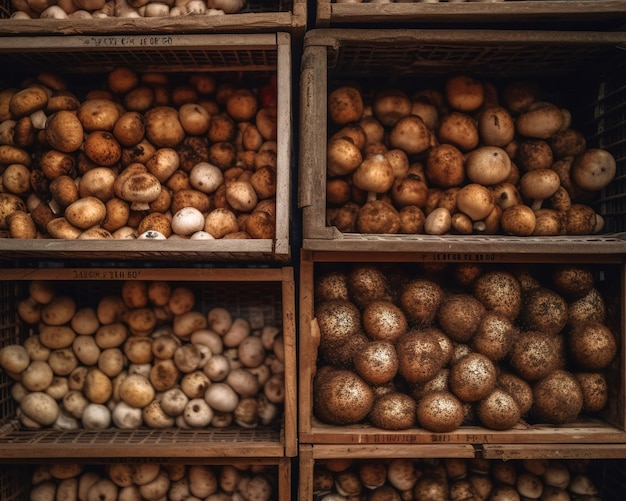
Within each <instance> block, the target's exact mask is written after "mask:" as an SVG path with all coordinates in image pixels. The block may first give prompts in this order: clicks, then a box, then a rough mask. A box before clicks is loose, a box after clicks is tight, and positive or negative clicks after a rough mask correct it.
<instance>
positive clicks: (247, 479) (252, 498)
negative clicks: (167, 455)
mask: <svg viewBox="0 0 626 501" xmlns="http://www.w3.org/2000/svg"><path fill="white" fill-rule="evenodd" d="M275 484H276V471H275V469H273V468H272V467H271V466H264V465H260V466H257V465H255V466H249V465H237V466H231V465H224V466H212V465H211V466H209V465H184V464H159V463H113V464H109V465H106V466H101V467H97V466H90V465H84V464H81V463H57V464H49V465H48V464H46V465H40V466H37V467H36V468H35V471H34V472H33V474H32V488H31V491H30V499H31V500H32V501H44V500H50V499H65V500H71V499H79V500H81V501H117V500H119V501H139V500H161V499H167V500H169V501H186V500H188V501H193V500H206V501H228V500H231V499H239V500H244V501H269V500H271V499H278V496H277V488H276V485H275Z"/></svg>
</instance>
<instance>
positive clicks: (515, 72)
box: [298, 4, 626, 254]
mask: <svg viewBox="0 0 626 501" xmlns="http://www.w3.org/2000/svg"><path fill="white" fill-rule="evenodd" d="M396 5H401V4H396ZM420 5H421V4H420ZM454 5H458V4H454ZM490 5H492V4H490ZM624 42H626V35H625V34H624V33H622V32H620V33H611V32H585V34H584V35H582V34H581V33H580V32H568V31H559V32H556V31H554V32H553V31H535V30H530V31H528V30H519V31H516V30H511V31H502V30H480V29H478V30H450V29H441V30H433V29H423V30H421V29H397V30H388V29H380V30H373V29H370V30H368V29H344V30H340V29H315V30H311V31H309V32H307V34H306V36H305V44H304V51H303V59H302V71H301V79H300V152H299V166H298V167H299V174H298V181H299V185H298V206H299V208H300V209H301V210H302V225H303V242H302V247H303V248H304V249H308V250H313V251H368V252H378V251H382V252H389V251H390V249H393V251H396V252H410V251H427V252H428V251H438V250H443V249H452V248H454V249H459V250H463V251H467V252H472V251H476V252H480V251H481V249H483V248H484V247H485V246H487V245H488V246H489V249H490V250H492V251H493V252H521V253H526V252H538V253H549V252H555V253H560V254H563V253H565V254H567V253H576V252H577V248H578V246H580V245H584V246H585V247H587V248H588V249H589V252H593V253H607V254H609V253H622V252H624V251H625V250H626V239H625V235H624V233H623V231H624V229H623V228H617V229H616V230H612V229H608V228H609V226H610V225H609V224H607V230H606V233H603V234H599V235H583V236H563V237H561V236H558V237H557V236H555V237H532V236H531V237H514V236H507V235H468V236H463V235H441V236H438V235H422V234H420V235H399V234H398V235H379V234H376V235H373V234H372V235H368V234H360V233H341V232H340V231H338V230H337V228H336V227H331V226H326V186H325V182H326V146H327V135H328V128H329V122H328V118H327V97H328V92H329V88H330V86H331V81H334V82H337V81H338V82H343V81H348V82H354V81H357V82H359V81H362V80H363V79H364V78H367V77H368V75H369V76H370V78H372V74H373V75H374V77H373V78H374V80H376V78H378V77H377V75H382V77H380V78H381V79H383V81H384V82H390V83H388V85H390V86H393V85H398V86H400V82H406V80H407V79H409V78H411V77H412V78H415V79H417V80H419V78H420V76H421V77H424V80H425V81H426V82H429V81H430V80H433V79H441V78H443V77H445V76H446V75H450V74H454V73H455V72H457V71H458V68H459V67H462V68H463V71H464V72H468V73H472V74H477V76H478V77H481V76H484V75H489V76H490V78H491V77H493V76H497V77H499V78H504V77H505V76H506V77H507V78H514V77H519V76H520V75H526V74H527V73H528V68H530V67H533V68H536V72H541V73H542V75H543V77H544V78H549V77H554V78H556V77H557V76H559V75H560V76H561V78H562V76H563V75H564V74H571V73H572V72H574V71H576V69H577V67H578V68H580V66H577V64H579V63H581V62H582V61H583V60H584V61H586V63H585V64H589V65H593V61H594V60H596V61H597V60H598V58H599V57H600V54H604V55H605V56H606V55H607V52H606V51H608V53H609V54H611V55H613V56H615V55H617V54H619V51H618V52H615V49H616V47H619V46H620V45H622V44H623V43H624ZM540 47H541V49H539V51H540V52H536V51H537V50H538V48H540ZM542 50H545V52H542ZM383 54H385V55H386V59H385V58H383V57H382V55H383ZM539 54H540V55H539ZM574 55H576V57H573V56H574ZM513 56H515V57H513ZM578 56H579V59H578ZM509 60H510V61H513V62H509ZM372 61H373V62H372ZM368 70H369V73H368ZM496 70H497V72H496ZM524 70H526V73H524ZM420 71H421V73H420ZM359 79H361V80H359ZM428 79H430V80H428ZM409 81H410V80H409ZM424 85H428V84H427V83H425V84H424ZM418 88H419V87H418ZM623 89H624V88H623V86H622V87H621V90H622V92H623ZM606 92H607V93H608V90H607V91H606ZM618 92H619V91H618ZM605 97H606V98H609V97H612V98H613V99H614V98H615V97H616V96H613V95H610V96H605ZM618 101H619V100H618ZM621 102H622V103H623V100H622V101H621ZM617 106H619V104H618V105H617ZM622 106H623V104H622ZM598 108H601V106H598ZM611 111H615V109H614V108H611ZM617 115H618V116H619V114H617ZM594 125H596V126H597V127H598V128H601V127H602V126H603V124H601V123H599V121H598V123H597V124H595V123H594ZM623 125H624V124H623V122H622V123H621V124H617V126H615V124H613V125H612V127H613V128H611V129H610V130H608V131H605V133H606V134H609V132H610V134H616V136H615V139H612V138H611V139H607V140H605V138H604V137H599V136H600V132H599V131H598V129H594V130H595V137H594V138H593V141H591V140H590V141H588V142H589V143H590V144H592V143H593V142H597V143H599V144H598V147H603V148H606V149H608V150H609V151H612V152H613V155H614V156H615V157H616V161H617V163H618V176H616V180H614V182H613V183H612V184H611V185H609V187H607V190H606V191H607V194H605V195H602V196H603V197H605V198H604V199H602V200H600V201H598V202H597V203H598V205H599V209H596V210H597V211H598V212H600V213H601V214H602V215H605V213H606V212H607V211H608V213H609V216H610V217H612V216H615V218H616V220H617V222H620V223H621V222H622V221H623V219H624V210H623V208H621V207H619V204H620V202H621V198H622V196H623V194H619V193H618V194H615V193H613V192H610V191H609V188H610V187H611V186H612V185H617V184H618V183H622V177H623V171H624V170H626V152H625V151H624V147H623V145H621V144H620V140H619V139H618V138H619V137H620V136H619V134H617V129H619V127H620V126H621V127H622V128H623ZM606 127H608V125H606ZM607 141H611V144H603V143H604V142H607ZM618 178H619V179H618ZM620 186H621V184H620ZM610 217H605V219H607V222H610ZM617 218H619V220H618V219H617Z"/></svg>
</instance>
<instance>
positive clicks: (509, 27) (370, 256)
mask: <svg viewBox="0 0 626 501" xmlns="http://www.w3.org/2000/svg"><path fill="white" fill-rule="evenodd" d="M596 6H598V7H600V8H599V10H598V11H595V12H596V14H597V13H601V11H602V6H604V7H606V8H607V11H606V12H604V15H602V14H600V16H599V17H596V18H594V17H593V16H592V15H591V12H592V11H593V10H594V8H595V7H596ZM602 6H600V5H599V4H594V5H591V4H590V3H586V2H506V3H489V4H479V3H452V2H450V3H443V2H442V3H415V4H413V3H392V4H379V3H368V4H360V3H340V2H333V3H328V2H319V3H318V10H317V23H318V24H317V27H321V28H322V29H315V30H311V31H309V32H307V35H306V37H305V43H304V51H303V64H302V74H301V82H300V85H301V88H300V113H301V115H300V131H301V136H300V165H299V168H300V170H299V199H298V202H299V206H300V208H301V210H302V215H303V243H302V248H303V250H302V252H301V260H300V283H299V287H300V299H299V301H300V324H299V338H298V339H299V342H300V345H299V362H300V369H299V401H300V406H299V411H300V412H299V421H298V423H299V444H300V453H299V459H300V470H299V475H300V476H299V486H300V487H299V489H300V490H299V497H300V499H316V498H318V497H320V498H323V496H324V495H327V494H328V495H329V497H328V499H332V495H330V494H329V493H330V492H337V491H336V487H333V481H332V480H328V479H329V478H334V479H335V480H334V481H335V482H336V481H337V478H338V476H339V475H341V474H342V473H343V474H345V478H353V477H354V476H355V475H356V477H358V476H359V472H360V471H361V466H362V465H363V464H371V463H376V462H378V463H380V464H382V465H384V467H386V466H388V465H389V464H390V462H391V461H392V460H393V458H398V459H407V458H408V459H411V460H414V461H415V462H416V463H419V462H422V463H425V464H427V465H429V467H430V468H431V469H433V468H435V467H434V466H433V465H437V466H436V468H441V469H442V470H444V469H445V464H446V458H447V459H455V458H456V459H463V460H466V461H468V463H469V464H471V462H472V461H474V460H477V459H478V460H489V461H492V462H493V463H495V462H497V461H499V460H501V459H506V460H509V459H518V460H526V461H535V460H537V461H544V462H545V461H557V460H558V461H561V460H576V461H580V460H591V461H590V462H589V464H590V465H596V466H597V467H598V468H599V469H600V470H601V471H603V472H604V473H605V474H606V475H607V476H606V477H605V479H604V480H602V479H599V480H598V482H599V484H598V485H601V483H602V482H605V484H604V485H606V488H605V490H604V492H603V493H602V494H601V495H603V496H604V497H603V499H613V498H614V497H615V496H618V495H619V494H617V493H618V492H622V490H623V486H620V485H619V481H617V482H606V478H612V479H614V480H615V478H616V477H619V475H621V474H622V473H619V472H623V468H624V462H623V461H621V460H620V459H621V458H624V457H626V434H625V430H626V427H625V425H626V422H625V420H624V417H625V412H624V401H625V394H624V360H625V359H624V352H623V345H624V332H625V329H624V320H623V318H624V315H623V313H624V303H623V299H624V252H625V251H626V241H625V240H624V233H623V231H624V209H623V203H624V199H623V189H622V188H621V184H622V180H621V178H622V177H623V174H624V169H625V168H626V164H625V163H624V162H625V160H626V150H624V145H623V144H621V143H622V142H623V141H622V139H621V138H623V137H624V133H625V129H624V127H625V125H626V124H625V123H624V120H623V115H622V116H621V117H620V114H623V110H624V102H625V98H626V94H625V92H624V91H625V90H626V89H625V88H624V85H623V78H622V77H621V76H620V74H621V73H622V72H623V69H624V67H623V58H622V57H621V56H620V55H619V49H618V47H620V46H621V45H622V44H623V41H624V33H623V32H621V31H619V29H621V27H622V26H623V21H624V14H625V12H624V6H623V5H617V4H613V5H610V3H605V4H602ZM554 8H556V9H558V11H560V12H557V11H552V10H551V9H554ZM561 9H563V10H562V11H561ZM581 9H582V11H581ZM614 9H617V10H614ZM608 12H612V14H608V15H607V13H608ZM544 14H545V15H546V16H547V17H544ZM550 14H552V15H555V17H551V16H550ZM581 14H582V16H581ZM585 17H586V20H587V21H589V23H590V24H589V25H586V24H585V23H584V22H583V18H585ZM602 17H604V21H606V20H607V19H609V18H612V19H611V21H610V22H609V24H606V23H605V22H602V21H600V18H602ZM575 18H577V19H578V22H580V24H576V22H574V23H573V24H571V22H572V21H574V19H575ZM539 20H541V23H539V24H537V23H533V29H531V30H529V29H527V26H525V24H524V23H525V22H527V21H539ZM595 21H600V23H599V25H598V26H600V27H601V28H600V29H599V30H598V31H587V30H584V31H583V30H582V28H583V27H584V26H591V25H593V24H594V22H595ZM432 22H436V23H439V24H438V25H437V26H436V29H432V27H433V26H434V25H433V24H430V23H432ZM544 22H546V24H543V23H544ZM456 23H459V24H458V25H457V24H456ZM461 23H462V28H461ZM328 26H330V29H324V28H325V27H328ZM416 26H417V27H420V28H421V29H410V28H412V27H416ZM487 26H488V27H489V28H490V29H484V28H485V27H487ZM572 26H574V27H575V28H576V29H574V30H571V31H567V28H572ZM424 27H426V28H425V29H423V28H424ZM537 27H540V28H541V29H540V30H537V29H536V28H537ZM616 28H617V30H618V31H614V30H615V29H616ZM578 29H580V31H578ZM601 54H602V55H601ZM615 56H616V57H617V59H613V57H615ZM609 60H613V63H608V64H606V65H604V64H603V63H602V62H601V61H604V62H607V61H609ZM620 60H621V61H622V62H621V63H620V62H619V61H620ZM585 61H587V62H585ZM593 61H595V62H596V63H598V64H593V63H592V62H593ZM591 67H593V68H594V69H593V70H591V71H589V68H591ZM620 68H621V69H620ZM458 74H464V75H471V76H473V77H475V78H476V79H477V80H480V81H482V82H489V83H490V84H494V83H495V85H496V86H497V85H498V84H499V83H500V82H506V81H511V80H515V79H517V80H520V79H521V80H526V81H529V80H532V81H536V82H543V83H547V82H550V83H549V85H548V87H549V91H548V98H547V99H546V100H547V101H550V100H551V99H554V101H555V102H560V103H561V106H564V107H568V106H571V110H572V117H573V118H574V120H576V122H575V123H576V126H582V127H584V128H585V130H586V131H587V134H588V138H589V143H588V144H589V145H593V146H595V147H599V148H606V149H607V150H609V151H610V152H611V153H612V155H613V156H614V157H615V159H616V161H617V174H616V176H615V179H614V181H613V182H612V183H611V185H610V186H609V187H607V188H606V189H605V190H603V192H602V193H601V194H600V195H599V196H598V197H597V198H596V199H595V200H594V202H593V207H594V208H595V209H596V210H597V212H598V213H599V214H602V215H603V217H604V218H605V222H606V224H605V226H604V229H603V230H602V231H601V232H600V234H594V235H591V234H587V235H553V236H535V235H529V236H513V235H506V234H504V232H502V231H497V232H495V234H480V232H474V233H473V234H472V233H471V232H470V234H460V233H459V232H454V233H453V232H448V233H447V234H425V232H424V231H418V232H417V233H416V234H401V232H400V231H397V232H396V231H394V232H393V233H394V234H380V233H363V232H359V231H358V230H357V229H355V227H354V224H353V225H352V226H351V227H350V228H349V229H344V230H341V229H339V228H338V227H337V225H336V224H334V223H333V220H332V218H331V217H329V209H331V210H332V208H333V207H332V205H331V204H330V203H329V202H328V200H327V194H328V192H327V181H328V179H329V178H330V176H329V175H327V146H328V142H329V138H330V137H331V135H332V134H334V133H335V132H336V131H338V130H339V129H340V128H341V126H342V125H340V124H337V123H333V122H332V120H331V118H330V114H329V108H328V104H329V95H330V93H331V92H332V91H333V90H334V89H336V88H339V87H341V86H349V87H351V88H353V89H358V91H360V92H362V95H363V96H364V101H365V106H366V108H367V105H368V104H371V103H372V100H373V98H374V96H376V94H377V92H379V91H381V90H388V89H393V90H398V89H399V90H400V91H401V92H400V93H399V94H402V93H403V92H404V93H405V95H409V96H411V95H419V92H420V91H421V90H424V89H431V90H432V89H443V84H444V82H445V81H446V80H447V79H448V78H450V77H452V76H455V75H458ZM574 82H576V83H574ZM583 82H584V83H583ZM427 92H428V91H426V93H425V94H424V95H427ZM431 95H432V94H431ZM609 103H610V104H609ZM619 110H621V111H619ZM609 124H610V125H609ZM347 135H348V134H347ZM416 161H417V162H419V161H424V158H423V157H420V158H418V159H417V160H416ZM422 172H423V171H422ZM349 177H350V175H349V174H348V175H346V176H344V179H348V180H349ZM336 178H341V176H340V175H337V176H336ZM381 197H382V198H384V197H389V194H388V193H387V194H384V195H382V196H381V195H379V198H381ZM348 198H349V197H348ZM350 200H351V201H354V198H352V199H350ZM363 200H364V198H363ZM344 202H345V199H344ZM363 203H365V202H363V201H362V202H361V204H363ZM357 205H358V203H357ZM335 207H337V206H335ZM354 211H356V212H358V211H359V208H358V207H357V208H356V209H354V208H353V215H354ZM346 220H347V221H350V218H349V217H347V219H346ZM344 221H345V220H344ZM354 221H355V220H354V219H352V223H354ZM348 227H349V224H348V223H347V225H346V228H348ZM396 228H397V227H396ZM362 265H364V266H368V267H370V268H372V267H373V268H376V269H378V270H380V271H382V272H383V273H386V276H387V279H388V282H387V286H388V287H389V290H388V291H387V293H388V297H390V298H391V301H392V302H394V301H395V302H396V303H397V304H398V296H399V294H400V291H401V290H402V287H403V285H404V284H405V283H406V282H407V281H409V280H411V279H413V278H415V277H418V278H419V277H422V278H427V279H429V280H434V281H435V282H437V283H439V285H441V287H442V288H444V289H445V290H447V291H449V293H455V292H459V291H460V292H466V291H467V289H466V288H464V286H462V285H461V284H460V283H459V282H456V283H455V282H454V281H450V276H453V270H454V269H455V268H457V267H459V268H462V267H467V268H468V269H469V268H474V269H479V270H481V271H480V273H482V272H486V271H490V270H505V271H509V272H511V273H518V272H520V270H526V271H528V270H537V269H539V270H541V271H540V272H539V275H538V276H539V277H541V278H540V282H541V283H542V284H544V285H545V284H546V283H549V278H548V277H549V276H550V274H551V272H552V271H551V270H552V269H556V268H557V267H559V266H562V265H575V266H589V267H590V268H591V269H593V270H594V273H596V274H597V275H596V276H603V277H608V276H609V275H611V276H613V277H615V279H616V281H615V282H614V284H613V286H612V287H611V289H612V290H613V292H609V290H606V291H605V292H604V294H607V296H606V297H613V298H615V295H617V296H618V297H617V300H616V302H615V307H616V309H617V310H618V311H619V313H618V312H617V311H616V312H615V313H616V314H617V315H616V316H615V317H614V323H612V325H614V329H615V330H614V334H615V337H616V338H617V343H618V345H619V346H620V348H619V349H618V350H617V351H618V354H617V358H618V359H616V360H615V361H614V363H613V364H612V366H611V369H610V374H611V376H609V377H608V379H607V380H608V381H610V383H609V384H610V387H611V389H610V390H609V403H608V405H607V407H606V408H605V410H604V411H603V412H602V413H601V414H600V415H599V416H595V417H591V418H589V417H580V418H579V419H576V420H574V421H573V422H569V423H568V424H562V425H555V424H552V425H551V424H545V423H543V422H542V421H541V420H540V419H539V420H537V419H533V418H532V416H531V417H530V418H528V417H526V418H524V419H522V420H520V421H519V422H518V423H517V424H516V425H515V426H513V427H511V428H509V429H505V430H499V431H495V430H493V429H488V428H486V427H485V426H483V425H482V424H480V423H478V424H476V421H474V422H473V424H464V425H462V426H460V427H459V428H457V429H455V430H454V431H451V432H445V433H439V432H433V431H432V430H431V431H429V430H428V429H425V428H422V427H420V426H419V424H418V425H417V426H413V427H408V428H406V427H404V428H402V429H397V430H396V429H382V428H380V427H377V426H374V425H373V424H372V422H371V419H370V418H371V417H370V416H366V417H365V418H364V419H361V420H360V421H359V422H356V423H355V422H351V423H350V424H347V425H346V424H344V425H341V424H338V423H334V424H333V422H332V419H330V418H329V417H328V416H326V417H324V416H323V414H322V411H321V410H320V411H319V412H320V414H321V415H318V414H316V412H317V409H318V406H319V408H320V409H323V408H324V407H323V406H322V405H321V404H320V403H319V401H318V400H316V396H315V384H316V382H315V380H316V376H317V375H318V374H319V373H320V371H324V370H326V369H327V367H326V366H328V365H332V362H329V361H328V360H329V359H332V357H333V356H334V354H329V353H328V351H326V352H322V351H321V350H322V347H321V346H320V328H319V325H318V321H317V318H316V307H317V306H318V305H319V304H320V303H321V302H322V300H323V299H326V298H327V297H319V296H320V295H321V294H322V293H321V292H320V290H319V289H318V288H317V286H318V283H319V281H320V279H321V278H323V277H329V276H331V275H332V276H333V277H334V278H336V281H334V282H332V281H331V280H329V282H328V284H330V283H333V284H334V285H335V286H336V287H337V288H336V290H335V292H336V293H337V295H338V296H340V295H342V294H344V295H345V292H346V290H345V281H343V280H345V279H346V278H347V277H349V275H350V273H351V272H352V271H353V270H356V269H357V268H359V267H360V266H362ZM522 273H524V272H522ZM348 280H350V279H349V278H348ZM342 284H343V285H342ZM607 284H608V282H606V281H603V285H607ZM342 287H344V288H342ZM613 287H614V288H613ZM378 292H382V291H378ZM342 297H344V298H345V296H342ZM360 306H361V311H363V310H362V308H363V305H360ZM428 325H430V324H428ZM433 325H434V326H435V327H437V325H438V324H437V321H436V320H435V322H434V324H433ZM412 327H413V328H418V327H419V326H416V325H413V326H412ZM322 342H323V340H322ZM357 346H361V347H362V346H363V345H358V344H357ZM356 349H357V350H358V349H359V348H356ZM337 358H338V359H339V358H340V355H339V354H337ZM348 358H349V356H348ZM341 360H342V362H344V363H346V360H348V359H347V358H341ZM347 364H348V366H349V365H350V362H349V361H348V362H347ZM344 368H345V367H344ZM348 368H350V367H348ZM319 378H320V381H321V379H322V376H321V375H320V376H319ZM400 387H401V388H404V387H403V386H402V382H401V383H400ZM411 387H412V386H411V385H409V388H411ZM338 391H339V390H338ZM346 391H347V390H346ZM355 400H356V397H355ZM607 459H608V460H607ZM605 460H606V461H605ZM565 462H567V461H565ZM416 469H417V467H416ZM519 471H521V470H519ZM329 472H331V473H329ZM338 472H342V473H338ZM333 475H334V477H333ZM417 477H419V474H418V475H417ZM381 482H384V483H383V484H378V485H379V486H380V485H385V486H386V487H389V484H390V482H389V481H388V480H387V481H386V482H385V481H384V480H382V481H381ZM362 483H363V484H366V482H362ZM451 483H452V482H451V481H450V484H451ZM373 489H374V486H372V485H370V486H369V489H368V488H367V486H363V487H362V493H364V494H362V495H369V494H367V493H372V494H371V495H372V496H373V495H374V494H373V492H375V490H373ZM344 494H345V493H344ZM380 495H383V494H382V491H381V494H380ZM388 495H390V496H392V495H396V496H400V495H402V496H405V495H406V496H408V497H407V499H421V498H418V497H415V496H417V494H416V493H415V492H406V493H400V492H396V494H389V492H388ZM411 496H414V497H411ZM390 499H391V498H390ZM398 499H399V497H398ZM459 499H462V498H459ZM476 499H477V498H476ZM481 499H485V498H481Z"/></svg>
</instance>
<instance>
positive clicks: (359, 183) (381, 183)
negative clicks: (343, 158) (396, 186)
mask: <svg viewBox="0 0 626 501" xmlns="http://www.w3.org/2000/svg"><path fill="white" fill-rule="evenodd" d="M393 180H394V176H393V167H392V166H391V163H389V160H388V159H387V157H386V156H385V155H382V154H376V155H371V156H369V157H367V158H366V159H365V160H363V162H361V165H359V167H358V168H357V170H356V171H354V173H353V174H352V182H353V183H354V185H355V186H356V187H357V188H359V189H361V190H365V191H369V192H374V193H385V192H386V191H388V190H389V189H391V186H392V185H393Z"/></svg>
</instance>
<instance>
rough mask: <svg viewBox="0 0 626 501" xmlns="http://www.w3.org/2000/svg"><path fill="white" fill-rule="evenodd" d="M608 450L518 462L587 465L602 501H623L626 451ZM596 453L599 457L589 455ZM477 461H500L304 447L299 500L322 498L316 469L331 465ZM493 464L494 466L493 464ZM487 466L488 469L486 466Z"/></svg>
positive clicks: (442, 449) (461, 453) (448, 451)
mask: <svg viewBox="0 0 626 501" xmlns="http://www.w3.org/2000/svg"><path fill="white" fill-rule="evenodd" d="M605 447H606V446H589V445H588V446H586V447H584V448H583V447H576V450H573V449H572V450H571V451H569V452H570V453H568V454H564V455H559V454H558V453H559V451H560V449H559V448H557V449H556V450H555V451H554V453H555V454H553V455H551V456H546V457H539V456H536V455H535V454H534V453H533V450H532V449H531V448H529V447H526V449H525V450H526V453H527V454H526V455H523V456H519V457H518V458H517V459H516V460H514V461H515V465H516V466H517V467H518V468H520V469H521V468H522V465H521V464H520V463H521V460H522V459H538V458H539V459H555V460H559V461H563V462H564V463H565V464H566V465H567V464H568V463H572V462H575V463H577V464H580V462H581V460H582V461H585V462H584V463H582V464H583V469H584V471H585V473H587V474H588V476H589V477H590V478H591V479H592V481H593V482H594V484H595V485H596V487H597V488H598V489H599V490H600V497H599V499H607V500H608V499H621V498H622V497H623V496H624V494H625V493H626V485H625V484H624V480H623V475H624V469H625V468H626V461H625V460H624V459H623V458H624V457H625V453H626V450H625V449H624V447H623V446H616V449H615V450H617V448H619V452H618V453H617V454H613V453H612V452H608V453H607V452H606V448H605ZM591 451H593V453H594V454H596V455H595V456H592V455H590V454H589V452H591ZM475 457H482V458H483V459H487V460H489V463H487V465H489V466H491V465H492V464H493V463H495V462H496V461H501V459H494V458H491V457H488V456H485V455H484V454H481V453H479V452H476V451H474V450H473V449H472V448H471V447H469V448H468V446H467V445H456V446H452V445H444V444H440V445H436V446H418V445H401V446H400V445H396V446H383V447H382V448H379V446H375V447H374V446H360V445H354V446H351V447H349V448H347V447H345V446H343V450H342V448H341V446H332V445H302V446H300V454H299V456H298V460H299V476H298V499H300V500H302V501H307V500H313V499H318V496H319V495H320V493H319V492H317V491H316V490H315V489H316V488H315V486H314V482H313V479H314V472H315V468H317V467H319V468H324V464H325V463H326V462H327V461H335V460H340V461H343V460H345V461H350V467H351V469H352V470H351V471H358V468H359V466H360V465H361V464H363V463H365V462H368V461H376V460H380V461H383V462H386V461H391V460H392V459H410V460H414V461H415V462H416V465H417V467H419V465H422V466H423V467H428V466H429V465H433V464H437V463H442V462H445V460H446V459H447V458H452V459H466V460H468V461H470V462H471V460H472V459H474V458H475ZM492 462H493V463H492ZM482 466H484V465H482Z"/></svg>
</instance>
